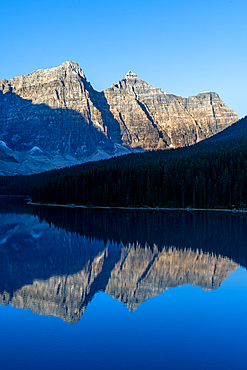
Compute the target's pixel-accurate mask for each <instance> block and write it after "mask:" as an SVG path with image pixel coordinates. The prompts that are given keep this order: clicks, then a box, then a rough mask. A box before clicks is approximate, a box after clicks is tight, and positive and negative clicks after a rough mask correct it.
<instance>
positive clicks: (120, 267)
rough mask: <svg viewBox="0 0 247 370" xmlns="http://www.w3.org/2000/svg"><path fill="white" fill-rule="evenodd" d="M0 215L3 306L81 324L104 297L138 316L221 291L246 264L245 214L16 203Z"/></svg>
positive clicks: (7, 204)
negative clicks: (189, 294) (188, 292)
mask: <svg viewBox="0 0 247 370" xmlns="http://www.w3.org/2000/svg"><path fill="white" fill-rule="evenodd" d="M13 203H14V201H13ZM14 210H15V213H13V211H14ZM0 212H2V213H1V214H0V261H1V262H0V265H1V272H0V304H5V305H7V304H11V305H12V306H13V307H20V308H23V309H29V310H32V311H33V312H35V313H39V314H41V315H54V316H58V317H61V318H62V319H63V320H65V321H68V322H76V321H78V320H79V319H80V317H81V316H82V315H83V313H84V312H85V309H86V307H87V305H88V303H89V302H90V300H91V299H92V298H93V297H94V295H95V294H96V293H97V292H98V291H105V292H106V293H108V294H110V295H111V296H112V297H113V298H117V299H118V300H119V301H121V302H123V303H124V304H125V305H126V306H127V307H128V308H129V309H130V310H134V309H136V308H137V307H138V306H139V305H140V304H141V303H142V302H144V301H146V300H148V299H149V298H151V297H154V296H156V295H158V294H160V293H163V292H164V291H165V290H166V289H169V288H171V287H176V286H179V285H182V284H187V283H189V284H191V285H198V286H199V287H201V288H202V289H216V288H218V287H219V286H220V284H221V283H222V282H223V280H224V279H225V278H226V277H227V276H228V275H229V274H230V273H231V272H232V271H234V270H235V269H236V268H237V267H238V263H239V262H240V263H241V264H242V265H244V266H246V240H247V232H246V218H245V217H241V216H238V215H226V214H207V213H193V214H190V213H186V212H181V213H175V212H174V213H166V212H144V211H138V212H137V211H110V210H107V211H103V210H72V209H61V208H59V209H56V208H47V207H29V206H26V205H25V206H23V205H22V202H21V201H20V202H19V205H18V204H17V205H16V206H15V204H11V201H10V200H7V201H5V200H2V202H1V207H0ZM41 220H42V221H41ZM66 230H67V231H66Z"/></svg>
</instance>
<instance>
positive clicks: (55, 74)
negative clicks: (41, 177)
mask: <svg viewBox="0 0 247 370" xmlns="http://www.w3.org/2000/svg"><path fill="white" fill-rule="evenodd" d="M0 112H1V113H0V140H1V143H2V144H1V147H0V173H1V174H3V175H7V174H10V175H12V174H28V173H37V172H41V171H44V170H50V169H53V168H61V167H65V166H71V165H74V164H78V163H83V162H86V161H92V160H99V159H106V158H109V157H112V156H116V155H122V154H127V153H131V152H133V151H144V150H153V149H168V148H177V147H184V146H188V145H192V144H194V143H197V142H199V141H201V140H204V139H205V138H208V137H210V136H212V135H215V134H216V133H218V132H220V131H222V130H223V129H225V128H226V127H228V126H230V125H231V124H232V123H234V122H236V121H237V114H236V113H235V112H234V111H233V110H231V109H230V108H228V107H227V105H226V104H225V103H223V102H222V100H221V99H220V97H219V96H218V95H217V94H216V93H213V92H202V93H200V94H198V95H197V96H192V97H189V98H182V97H180V96H175V95H172V94H167V93H165V92H163V91H162V90H161V89H158V88H156V87H154V86H152V85H148V84H147V83H146V82H144V81H142V80H140V79H139V78H138V77H137V75H136V74H134V73H133V72H131V71H129V72H128V73H127V74H126V76H125V77H124V78H123V79H122V80H121V81H119V82H118V83H117V84H115V85H112V86H111V87H110V88H108V89H106V90H105V91H102V92H98V91H96V90H94V89H93V87H92V86H91V84H90V82H89V81H88V80H87V79H86V77H85V74H84V73H83V71H82V70H81V68H80V67H79V65H78V64H77V63H75V62H64V63H63V64H62V65H61V66H59V67H56V68H51V69H46V70H44V69H41V70H38V71H33V72H32V73H30V74H28V75H23V76H19V77H14V78H11V79H10V80H9V81H7V80H1V81H0Z"/></svg>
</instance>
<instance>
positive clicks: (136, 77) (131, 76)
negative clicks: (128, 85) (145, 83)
mask: <svg viewBox="0 0 247 370" xmlns="http://www.w3.org/2000/svg"><path fill="white" fill-rule="evenodd" d="M133 78H134V79H138V80H139V78H138V76H137V74H136V73H134V72H132V71H128V73H127V74H126V75H125V76H124V78H123V80H127V79H133Z"/></svg>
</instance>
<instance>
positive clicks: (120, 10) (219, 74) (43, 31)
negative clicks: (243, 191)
mask: <svg viewBox="0 0 247 370" xmlns="http://www.w3.org/2000/svg"><path fill="white" fill-rule="evenodd" d="M0 17H1V37H0V55H1V57H0V79H3V78H6V79H10V78H11V77H14V76H17V75H21V74H26V73H30V72H31V71H33V70H36V69H40V68H51V67H55V66H58V65H60V64H61V63H62V62H64V61H65V60H74V61H76V62H78V63H79V65H80V67H81V68H82V69H83V70H84V72H85V74H86V76H87V79H88V80H89V81H90V82H91V83H92V85H93V87H94V88H95V89H96V90H99V91H101V90H104V89H106V88H107V87H109V86H111V84H113V83H116V82H117V81H118V80H120V79H121V78H123V77H124V75H125V74H126V73H127V72H128V70H132V71H133V72H135V73H136V74H137V75H138V76H139V77H140V78H141V79H142V80H145V81H146V82H147V83H150V84H152V85H154V86H156V87H160V88H162V89H163V90H164V91H165V92H167V93H172V94H176V95H181V96H183V97H188V96H190V95H196V94H198V93H199V92H201V91H203V90H210V91H215V92H217V93H218V94H219V95H220V97H221V98H222V100H223V101H224V102H225V103H226V104H227V105H228V106H229V107H230V108H232V109H234V110H235V111H236V112H237V114H238V115H239V117H240V118H241V117H242V116H245V115H247V104H246V102H247V99H246V97H247V63H246V62H247V48H246V44H247V21H246V17H247V1H246V0H235V1H233V0H231V1H230V0H224V1H221V0H214V1H212V0H207V1H204V0H201V1H194V0H193V1H192V0H189V1H186V0H184V1H182V0H173V1H170V0H167V1H166V0H162V1H160V0H152V1H151V0H146V1H145V0H142V1H139V0H136V1H135V0H132V1H129V0H125V1H119V0H115V1H107V0H105V1H99V0H91V1H87V2H86V1H83V0H81V1H80V0H74V1H71V0H70V1H68V0H60V1H58V0H49V1H48V0H43V1H42V2H41V1H38V0H37V1H30V0H23V1H19V0H3V1H1V4H0Z"/></svg>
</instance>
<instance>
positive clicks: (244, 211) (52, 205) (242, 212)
mask: <svg viewBox="0 0 247 370" xmlns="http://www.w3.org/2000/svg"><path fill="white" fill-rule="evenodd" d="M27 204H29V205H31V206H45V207H62V208H74V209H75V208H82V209H117V210H129V211H132V210H134V211H138V210H139V211H187V212H197V211H199V212H227V213H234V214H235V213H241V214H245V213H247V209H237V208H233V209H228V208H193V207H185V208H169V207H167V208H165V207H117V206H116V207H110V206H82V205H76V204H56V203H37V202H32V201H30V200H29V201H28V202H27Z"/></svg>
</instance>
